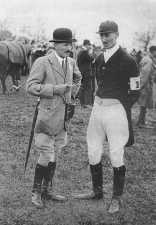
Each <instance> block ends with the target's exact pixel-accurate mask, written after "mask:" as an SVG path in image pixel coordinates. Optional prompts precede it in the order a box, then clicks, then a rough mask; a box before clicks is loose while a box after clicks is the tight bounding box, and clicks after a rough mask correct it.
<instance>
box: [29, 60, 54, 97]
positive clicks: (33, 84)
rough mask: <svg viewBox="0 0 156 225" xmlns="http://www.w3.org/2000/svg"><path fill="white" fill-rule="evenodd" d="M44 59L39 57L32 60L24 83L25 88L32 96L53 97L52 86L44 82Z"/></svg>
mask: <svg viewBox="0 0 156 225" xmlns="http://www.w3.org/2000/svg"><path fill="white" fill-rule="evenodd" d="M44 59H45V58H44V57H40V58H38V59H37V60H36V61H35V62H34V64H33V66H32V69H31V71H30V75H29V77H28V80H27V83H26V90H27V92H28V93H30V94H32V95H34V96H38V97H42V96H43V97H49V98H50V97H53V89H54V86H53V85H52V84H45V83H44V80H45V78H46V69H45V63H44Z"/></svg>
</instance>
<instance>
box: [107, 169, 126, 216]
mask: <svg viewBox="0 0 156 225" xmlns="http://www.w3.org/2000/svg"><path fill="white" fill-rule="evenodd" d="M113 171H114V176H113V196H112V200H111V204H110V206H109V210H108V212H109V213H115V212H118V211H119V209H120V207H121V196H122V194H123V189H124V183H125V173H126V167H125V166H121V167H114V168H113Z"/></svg>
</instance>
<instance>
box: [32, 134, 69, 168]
mask: <svg viewBox="0 0 156 225" xmlns="http://www.w3.org/2000/svg"><path fill="white" fill-rule="evenodd" d="M66 144H67V132H65V131H62V132H61V133H60V134H59V135H57V136H55V137H51V136H48V135H47V134H44V133H36V134H35V145H36V147H37V150H38V151H39V152H40V156H39V159H38V163H39V164H40V165H42V166H47V165H48V163H49V162H55V161H56V154H57V153H58V151H60V150H61V149H62V148H63V147H64V146H65V145H66Z"/></svg>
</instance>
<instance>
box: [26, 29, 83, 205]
mask: <svg viewBox="0 0 156 225" xmlns="http://www.w3.org/2000/svg"><path fill="white" fill-rule="evenodd" d="M51 41H52V42H53V44H54V50H53V51H52V52H51V53H49V54H48V55H46V56H43V57H40V58H38V59H37V60H36V61H35V62H34V64H33V66H32V69H31V72H30V75H29V78H28V80H27V92H28V93H30V94H32V95H34V96H38V97H40V104H39V107H38V117H37V121H36V126H35V145H36V147H37V149H38V151H39V153H40V155H39V159H38V162H37V164H36V168H35V175H34V183H33V190H32V203H33V204H34V205H35V206H37V207H42V206H43V205H44V202H45V201H46V200H56V201H64V200H65V199H66V198H65V197H64V196H62V195H58V194H54V192H52V193H50V186H51V184H52V179H53V176H54V172H55V168H56V154H57V152H58V149H59V150H60V149H61V148H62V147H64V146H65V145H66V143H67V131H66V129H65V124H64V116H65V104H67V103H70V102H71V97H73V98H74V97H75V96H76V94H77V92H78V90H79V87H80V84H81V73H80V71H79V69H78V67H77V65H76V62H75V60H74V59H72V58H70V57H68V56H69V54H70V52H71V49H72V43H73V42H74V41H76V40H75V39H73V36H72V31H71V30H70V29H68V28H58V29H56V30H54V32H53V40H51Z"/></svg>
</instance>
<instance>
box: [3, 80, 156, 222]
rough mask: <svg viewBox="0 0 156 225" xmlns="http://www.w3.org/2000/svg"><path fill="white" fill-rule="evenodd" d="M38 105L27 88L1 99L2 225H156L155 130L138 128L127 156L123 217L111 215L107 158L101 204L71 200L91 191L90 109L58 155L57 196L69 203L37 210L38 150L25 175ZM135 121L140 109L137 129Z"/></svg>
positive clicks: (80, 113) (81, 113)
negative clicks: (34, 196)
mask: <svg viewBox="0 0 156 225" xmlns="http://www.w3.org/2000/svg"><path fill="white" fill-rule="evenodd" d="M23 79H24V78H23ZM23 81H24V80H23ZM8 83H9V81H8ZM35 104H36V98H33V97H31V96H28V95H27V94H26V93H25V90H24V88H22V89H21V90H20V91H19V92H17V93H11V94H10V95H8V94H7V95H5V96H4V95H2V94H0V225H156V129H138V128H136V126H135V125H134V131H135V139H136V143H135V145H134V146H133V147H131V148H127V149H126V151H125V159H126V166H127V174H126V185H125V192H124V195H123V200H124V206H123V208H122V210H121V212H120V213H118V214H115V215H109V214H108V212H107V207H108V205H109V202H110V198H111V191H112V169H111V165H110V162H109V160H108V158H107V155H105V156H104V157H103V178H104V184H103V191H104V198H103V200H99V201H78V200H73V199H72V198H71V193H73V192H81V191H82V192H83V191H85V190H91V177H90V172H89V165H88V158H87V147H86V128H87V124H88V120H89V116H90V112H91V108H87V109H81V108H80V107H79V106H77V108H76V113H75V115H74V118H73V120H72V125H71V127H70V130H69V143H68V146H67V147H65V149H64V150H63V151H62V152H61V153H60V154H58V163H57V170H56V174H55V178H54V191H57V192H59V193H62V194H64V195H66V196H67V197H68V200H67V201H66V202H65V203H56V202H48V203H47V205H46V207H45V208H44V209H36V208H35V207H34V206H33V205H32V204H31V188H32V182H33V175H34V174H33V173H34V168H35V163H36V160H37V157H38V155H37V154H38V153H37V151H36V149H35V147H34V145H33V147H32V150H31V156H30V158H29V163H28V168H27V171H26V174H25V175H24V161H25V155H26V149H27V144H28V140H29V135H30V128H31V123H32V117H33V112H34V107H35ZM137 116H138V107H137V106H136V107H134V109H133V123H134V124H135V123H136V119H137ZM152 118H154V119H156V111H151V112H149V114H148V119H149V120H150V119H152ZM105 147H106V148H107V146H105Z"/></svg>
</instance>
